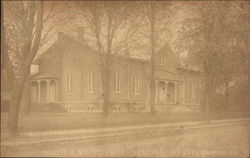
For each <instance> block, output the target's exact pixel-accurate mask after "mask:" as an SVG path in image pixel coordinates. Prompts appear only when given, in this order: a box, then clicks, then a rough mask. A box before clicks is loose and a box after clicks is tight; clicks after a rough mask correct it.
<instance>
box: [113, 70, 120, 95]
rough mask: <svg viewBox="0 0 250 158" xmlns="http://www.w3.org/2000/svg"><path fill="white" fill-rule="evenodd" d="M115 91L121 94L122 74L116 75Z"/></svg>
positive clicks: (117, 73)
mask: <svg viewBox="0 0 250 158" xmlns="http://www.w3.org/2000/svg"><path fill="white" fill-rule="evenodd" d="M114 88H115V89H114V90H115V92H116V93H118V92H120V73H119V72H116V73H115V85H114Z"/></svg>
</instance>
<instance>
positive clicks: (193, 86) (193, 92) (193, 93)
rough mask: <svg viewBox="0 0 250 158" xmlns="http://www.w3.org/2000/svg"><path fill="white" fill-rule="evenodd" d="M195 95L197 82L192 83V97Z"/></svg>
mask: <svg viewBox="0 0 250 158" xmlns="http://www.w3.org/2000/svg"><path fill="white" fill-rule="evenodd" d="M194 95H195V82H194V81H191V96H192V98H194Z"/></svg>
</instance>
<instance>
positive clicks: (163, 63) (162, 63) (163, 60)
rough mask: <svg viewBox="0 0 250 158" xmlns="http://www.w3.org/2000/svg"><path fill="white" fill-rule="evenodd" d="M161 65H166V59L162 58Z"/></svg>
mask: <svg viewBox="0 0 250 158" xmlns="http://www.w3.org/2000/svg"><path fill="white" fill-rule="evenodd" d="M160 64H161V65H165V58H164V57H161V59H160Z"/></svg>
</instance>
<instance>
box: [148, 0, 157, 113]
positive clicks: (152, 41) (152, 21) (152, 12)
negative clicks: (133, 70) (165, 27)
mask: <svg viewBox="0 0 250 158" xmlns="http://www.w3.org/2000/svg"><path fill="white" fill-rule="evenodd" d="M153 3H154V2H151V3H150V15H149V22H150V31H151V35H150V44H151V65H150V66H151V74H150V78H151V79H150V90H151V93H150V98H151V110H150V112H151V114H153V115H154V114H155V113H156V110H155V91H156V88H155V63H154V60H155V36H156V34H155V6H154V4H153Z"/></svg>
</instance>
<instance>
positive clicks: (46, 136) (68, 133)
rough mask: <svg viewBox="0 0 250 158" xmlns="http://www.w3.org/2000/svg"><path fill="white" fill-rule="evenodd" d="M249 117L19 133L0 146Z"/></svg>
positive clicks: (245, 120)
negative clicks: (18, 135)
mask: <svg viewBox="0 0 250 158" xmlns="http://www.w3.org/2000/svg"><path fill="white" fill-rule="evenodd" d="M249 120H250V119H249V118H240V119H224V120H211V121H210V122H209V123H208V122H204V121H192V122H179V123H165V124H156V125H140V126H123V127H112V128H98V129H79V130H63V131H47V132H29V133H21V134H20V137H18V138H12V139H10V138H9V139H1V141H2V142H1V146H13V145H29V144H37V143H45V142H56V141H72V140H84V141H87V140H94V139H101V138H108V137H116V136H122V135H129V134H135V133H144V134H145V133H147V132H159V131H176V132H177V131H180V130H185V129H195V128H204V127H216V126H222V125H233V124H239V123H246V124H249Z"/></svg>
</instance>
